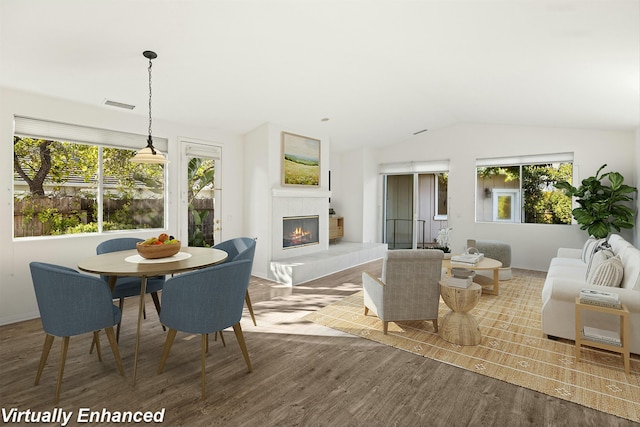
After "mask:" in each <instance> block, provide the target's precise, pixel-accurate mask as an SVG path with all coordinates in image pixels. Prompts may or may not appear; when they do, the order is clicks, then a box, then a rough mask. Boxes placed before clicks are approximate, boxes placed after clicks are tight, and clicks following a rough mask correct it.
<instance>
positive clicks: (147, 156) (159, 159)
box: [130, 146, 169, 164]
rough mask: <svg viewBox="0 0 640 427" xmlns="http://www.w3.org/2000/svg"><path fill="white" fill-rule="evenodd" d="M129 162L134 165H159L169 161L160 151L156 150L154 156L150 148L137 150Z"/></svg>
mask: <svg viewBox="0 0 640 427" xmlns="http://www.w3.org/2000/svg"><path fill="white" fill-rule="evenodd" d="M130 161H132V162H134V163H160V164H165V163H169V160H167V158H166V157H165V156H164V154H162V153H161V152H160V151H158V150H156V154H153V152H152V151H151V148H149V147H148V146H147V147H144V148H143V149H141V150H138V152H137V153H136V155H135V156H133V157H132V158H131V159H130Z"/></svg>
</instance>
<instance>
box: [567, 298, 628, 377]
mask: <svg viewBox="0 0 640 427" xmlns="http://www.w3.org/2000/svg"><path fill="white" fill-rule="evenodd" d="M582 310H592V311H598V312H600V313H608V314H613V315H616V316H620V344H621V345H620V346H617V345H612V344H605V343H603V342H600V341H594V340H590V339H589V338H587V337H585V336H583V335H582V320H581V319H580V314H581V311H582ZM582 345H588V346H589V347H596V348H601V349H603V350H608V351H613V352H616V353H620V354H621V355H622V360H623V362H624V371H625V372H626V373H627V375H629V370H630V369H631V361H630V356H629V353H630V351H629V310H628V309H627V306H626V305H624V304H622V307H621V308H609V307H600V306H598V305H592V304H583V303H581V302H580V297H576V361H580V346H582Z"/></svg>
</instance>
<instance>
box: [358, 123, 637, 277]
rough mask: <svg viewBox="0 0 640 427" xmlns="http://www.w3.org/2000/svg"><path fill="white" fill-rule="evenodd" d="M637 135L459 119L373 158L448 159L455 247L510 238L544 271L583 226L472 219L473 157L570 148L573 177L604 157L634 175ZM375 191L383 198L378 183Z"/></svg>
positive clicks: (531, 265)
mask: <svg viewBox="0 0 640 427" xmlns="http://www.w3.org/2000/svg"><path fill="white" fill-rule="evenodd" d="M637 138H638V137H637V135H636V133H635V132H625V131H599V130H587V129H564V128H537V127H527V126H502V125H480V124H458V125H454V126H450V127H447V128H443V129H439V130H434V131H429V132H428V133H423V134H420V135H417V136H415V137H413V138H411V139H409V140H407V141H405V142H403V143H400V144H395V145H393V146H388V147H383V148H380V149H379V150H377V152H376V157H375V160H374V162H375V164H376V165H377V164H379V163H395V162H411V161H429V160H440V159H445V158H446V159H449V161H450V163H449V164H450V170H449V187H448V188H449V225H450V226H451V227H452V228H453V230H452V249H453V251H462V250H463V248H464V246H465V243H466V239H468V238H476V239H494V240H503V241H506V242H508V243H510V244H511V248H512V265H513V266H514V267H519V268H528V269H533V270H540V271H546V269H547V268H548V266H549V261H550V260H551V258H553V257H554V256H555V254H556V252H557V249H558V248H559V247H574V248H580V247H582V245H583V243H584V241H585V240H586V239H587V237H588V236H587V235H586V232H585V231H583V230H580V229H579V226H578V225H576V224H574V225H570V226H567V225H549V224H503V223H500V224H498V223H482V222H476V221H475V191H476V190H475V178H476V177H475V161H476V159H478V158H491V157H506V156H516V155H533V154H548V153H558V152H572V153H573V155H574V178H575V179H576V182H580V181H581V180H582V179H584V178H586V177H588V176H590V175H593V174H594V173H595V172H596V171H597V170H598V168H599V167H600V166H601V165H602V164H603V163H607V165H608V167H607V170H615V171H618V172H620V173H622V175H624V176H625V177H636V176H638V171H637V164H638V158H637V153H635V151H636V148H637V146H638V140H637ZM603 147H606V148H603ZM347 156H349V154H347ZM636 179H637V178H636ZM376 197H377V198H378V200H381V197H382V195H381V193H380V189H379V188H378V193H377V196H376ZM345 227H346V224H345ZM621 234H623V235H624V236H625V237H627V238H629V239H632V236H631V235H632V232H629V231H628V230H626V231H624V232H623V233H621ZM636 236H637V228H636ZM636 239H637V237H636Z"/></svg>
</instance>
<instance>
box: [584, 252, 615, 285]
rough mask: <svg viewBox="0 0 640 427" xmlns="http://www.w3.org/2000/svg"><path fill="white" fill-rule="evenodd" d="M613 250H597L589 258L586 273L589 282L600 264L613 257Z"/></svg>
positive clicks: (585, 277)
mask: <svg viewBox="0 0 640 427" xmlns="http://www.w3.org/2000/svg"><path fill="white" fill-rule="evenodd" d="M613 256H614V254H613V251H611V250H610V249H601V250H599V251H596V252H595V253H594V254H593V255H592V256H591V259H590V260H589V265H588V266H587V274H585V276H584V279H585V280H586V281H587V282H588V281H589V276H590V275H591V274H592V273H593V272H594V271H595V270H596V268H598V266H599V265H600V264H602V263H603V262H605V261H606V260H608V259H609V258H611V257H613Z"/></svg>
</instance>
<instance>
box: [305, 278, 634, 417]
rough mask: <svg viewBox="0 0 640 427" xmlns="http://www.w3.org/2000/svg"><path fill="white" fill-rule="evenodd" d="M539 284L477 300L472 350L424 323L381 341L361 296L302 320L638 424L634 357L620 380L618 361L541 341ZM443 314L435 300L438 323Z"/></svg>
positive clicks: (518, 281)
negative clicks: (478, 339)
mask: <svg viewBox="0 0 640 427" xmlns="http://www.w3.org/2000/svg"><path fill="white" fill-rule="evenodd" d="M543 282H544V278H543V277H536V276H535V275H531V276H529V275H526V274H523V275H515V276H514V277H513V279H511V280H510V281H504V282H501V283H500V295H499V296H495V295H486V294H483V295H482V297H481V299H480V302H479V303H478V305H477V306H476V307H475V309H474V310H472V311H471V313H472V314H473V315H474V317H475V318H476V320H477V321H478V324H479V325H480V330H481V332H482V341H481V343H480V345H477V346H461V345H456V344H451V343H449V342H447V341H445V340H443V339H442V338H440V336H439V335H438V334H437V333H436V332H435V331H434V329H433V325H432V323H431V321H414V322H401V323H393V322H390V323H389V332H388V335H384V334H383V333H382V322H381V321H380V320H379V319H378V318H377V317H376V316H375V315H373V314H372V313H371V312H369V315H368V316H364V309H363V296H362V291H360V292H358V293H355V294H353V295H351V296H349V297H346V298H344V299H343V300H340V301H338V302H335V303H333V304H331V305H329V306H326V307H324V308H322V309H320V310H319V311H316V312H313V313H311V314H309V315H307V316H306V317H305V319H306V320H310V321H313V322H315V323H318V324H321V325H324V326H327V327H329V328H332V329H336V330H339V331H342V332H346V333H349V334H352V335H355V336H358V337H362V338H366V339H369V340H372V341H376V342H379V343H382V344H386V345H390V346H393V347H396V348H398V349H401V350H405V351H408V352H411V353H414V354H418V355H421V356H424V357H428V358H431V359H434V360H437V361H440V362H443V363H447V364H450V365H453V366H457V367H460V368H463V369H467V370H469V371H473V372H476V373H478V374H482V375H487V376H489V377H492V378H496V379H499V380H502V381H506V382H508V383H511V384H515V385H518V386H521V387H526V388H529V389H531V390H535V391H538V392H541V393H544V394H547V395H550V396H554V397H557V398H560V399H564V400H568V401H570V402H574V403H578V404H580V405H584V406H586V407H589V408H593V409H596V410H599V411H603V412H607V413H609V414H613V415H616V416H619V417H622V418H626V419H629V420H632V421H636V422H640V357H638V356H637V355H633V354H632V355H631V358H632V359H631V374H630V375H626V374H625V372H624V366H623V363H622V358H621V357H620V355H619V354H614V353H609V352H606V351H603V350H598V349H595V348H583V349H582V353H581V360H580V361H579V362H577V361H576V358H575V345H574V342H573V341H568V340H558V341H552V340H549V339H547V338H546V337H545V336H544V335H543V334H542V331H541V327H540V322H541V320H540V311H541V305H542V301H541V297H540V294H541V290H542V285H543ZM448 311H449V308H448V307H447V306H446V305H445V304H444V302H442V300H441V301H440V318H442V316H443V315H444V314H445V313H447V312H448Z"/></svg>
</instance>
